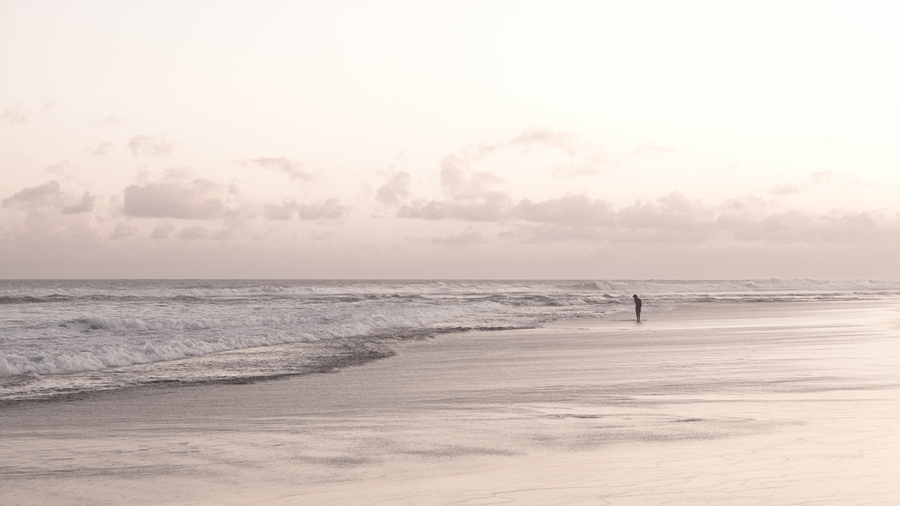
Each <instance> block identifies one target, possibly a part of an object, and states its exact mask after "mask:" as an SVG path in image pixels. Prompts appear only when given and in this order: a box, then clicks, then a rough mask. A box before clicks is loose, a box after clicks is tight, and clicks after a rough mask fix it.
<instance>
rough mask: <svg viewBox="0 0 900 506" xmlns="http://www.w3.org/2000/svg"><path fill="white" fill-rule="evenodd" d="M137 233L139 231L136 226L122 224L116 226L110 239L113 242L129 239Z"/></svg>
mask: <svg viewBox="0 0 900 506" xmlns="http://www.w3.org/2000/svg"><path fill="white" fill-rule="evenodd" d="M137 231H138V229H137V227H135V226H134V225H131V224H128V223H124V222H120V223H118V224H116V228H115V229H114V230H113V232H112V234H110V236H109V238H110V239H111V240H113V241H118V240H121V239H128V238H129V237H134V236H135V235H136V234H137Z"/></svg>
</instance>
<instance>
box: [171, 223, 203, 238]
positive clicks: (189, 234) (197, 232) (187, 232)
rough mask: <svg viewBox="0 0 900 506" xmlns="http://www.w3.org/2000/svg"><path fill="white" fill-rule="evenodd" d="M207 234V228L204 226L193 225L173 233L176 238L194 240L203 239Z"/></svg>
mask: <svg viewBox="0 0 900 506" xmlns="http://www.w3.org/2000/svg"><path fill="white" fill-rule="evenodd" d="M208 236H209V230H208V229H207V228H206V227H203V226H200V225H195V226H193V227H187V228H184V229H182V230H181V231H179V232H178V233H177V234H175V237H177V238H178V239H186V240H196V239H205V238H207V237H208Z"/></svg>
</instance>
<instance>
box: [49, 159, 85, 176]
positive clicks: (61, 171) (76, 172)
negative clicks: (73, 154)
mask: <svg viewBox="0 0 900 506" xmlns="http://www.w3.org/2000/svg"><path fill="white" fill-rule="evenodd" d="M44 170H45V171H46V172H49V173H51V174H57V175H59V176H62V177H64V178H66V179H68V180H72V179H77V178H78V177H79V176H80V174H81V169H79V168H78V166H77V165H75V164H74V163H72V162H70V161H68V160H63V161H61V162H59V163H57V164H55V165H48V166H47V167H46V168H45V169H44Z"/></svg>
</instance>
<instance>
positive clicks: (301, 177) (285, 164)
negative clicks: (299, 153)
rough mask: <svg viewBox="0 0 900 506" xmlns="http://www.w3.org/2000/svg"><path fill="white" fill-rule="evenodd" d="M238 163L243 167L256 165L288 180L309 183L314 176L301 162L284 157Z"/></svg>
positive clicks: (262, 158) (263, 158)
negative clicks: (279, 173)
mask: <svg viewBox="0 0 900 506" xmlns="http://www.w3.org/2000/svg"><path fill="white" fill-rule="evenodd" d="M238 163H239V164H240V165H243V166H245V167H248V166H252V165H256V166H259V167H263V168H265V169H271V170H277V171H278V172H281V173H283V174H285V175H287V176H288V177H289V178H291V179H296V180H298V181H309V180H311V179H313V177H315V176H314V174H312V173H311V172H309V171H307V170H306V167H305V165H304V164H303V163H302V162H298V161H295V160H291V159H288V158H284V157H280V158H270V157H261V158H248V159H244V160H241V161H239V162H238Z"/></svg>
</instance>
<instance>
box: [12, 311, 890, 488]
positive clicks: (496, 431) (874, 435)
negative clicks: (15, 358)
mask: <svg viewBox="0 0 900 506" xmlns="http://www.w3.org/2000/svg"><path fill="white" fill-rule="evenodd" d="M396 350H397V355H396V356H394V357H390V358H387V359H383V360H379V361H376V362H372V363H369V364H366V365H364V366H358V367H352V368H348V369H344V370H341V371H339V372H335V373H331V374H317V375H310V376H304V377H296V378H291V379H287V380H280V381H268V382H260V383H255V384H246V385H206V386H195V387H181V388H165V387H162V388H144V389H133V390H127V391H121V392H117V393H112V394H105V395H99V396H96V397H94V398H90V399H83V400H79V401H72V402H52V403H35V404H19V405H13V406H6V407H3V408H0V498H2V501H0V502H2V503H3V504H9V505H17V504H264V505H293V504H304V505H305V504H315V505H328V504H410V505H423V504H435V505H437V504H457V503H465V504H510V503H512V504H613V505H630V504H635V505H637V504H716V505H719V504H724V505H727V504H835V505H837V504H840V505H846V504H885V505H887V504H898V503H900V306H898V303H897V301H879V302H874V303H873V302H821V303H778V304H776V303H760V304H734V305H720V306H697V307H691V308H682V309H679V310H677V311H672V312H668V313H657V314H653V313H651V314H645V321H644V322H643V323H641V324H636V323H635V322H634V321H628V320H625V319H624V318H620V319H611V320H598V321H590V322H586V321H578V322H566V323H561V324H555V325H552V326H549V327H547V328H544V329H537V330H525V331H506V332H491V333H469V334H458V335H444V336H441V337H440V338H438V339H434V340H428V341H422V342H413V343H406V344H402V345H400V346H398V347H396Z"/></svg>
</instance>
